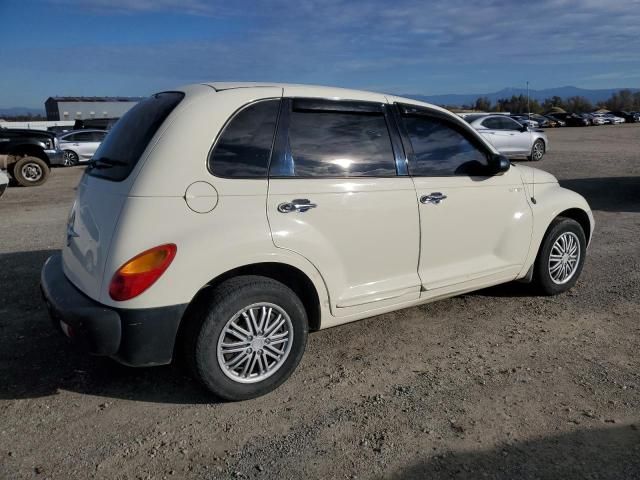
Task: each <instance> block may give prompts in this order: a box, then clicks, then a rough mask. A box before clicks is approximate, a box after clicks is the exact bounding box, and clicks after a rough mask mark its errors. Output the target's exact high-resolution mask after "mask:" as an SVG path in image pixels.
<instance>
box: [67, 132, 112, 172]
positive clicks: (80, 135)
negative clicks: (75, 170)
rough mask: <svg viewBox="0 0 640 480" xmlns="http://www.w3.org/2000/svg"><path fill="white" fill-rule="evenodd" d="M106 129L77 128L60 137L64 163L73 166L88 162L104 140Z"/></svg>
mask: <svg viewBox="0 0 640 480" xmlns="http://www.w3.org/2000/svg"><path fill="white" fill-rule="evenodd" d="M106 135H107V132H106V131H104V130H75V131H73V132H68V133H65V134H63V135H60V136H59V137H58V140H59V142H60V150H62V151H63V152H64V165H65V166H66V167H72V166H74V165H77V164H78V163H80V162H88V161H89V160H91V157H93V154H94V153H96V150H97V149H98V147H99V146H100V144H101V143H102V141H103V140H104V137H105V136H106Z"/></svg>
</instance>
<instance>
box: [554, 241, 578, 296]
mask: <svg viewBox="0 0 640 480" xmlns="http://www.w3.org/2000/svg"><path fill="white" fill-rule="evenodd" d="M580 254H581V252H580V241H579V240H578V236H577V235H576V234H575V233H573V232H564V233H563V234H562V235H560V236H559V237H558V238H557V239H556V241H555V242H554V244H553V246H552V247H551V252H550V253H549V263H548V267H549V276H550V277H551V281H552V282H553V283H555V284H556V285H562V284H564V283H567V282H568V281H569V280H571V279H572V278H573V276H574V275H575V273H576V270H578V264H579V263H580Z"/></svg>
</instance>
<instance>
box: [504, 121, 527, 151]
mask: <svg viewBox="0 0 640 480" xmlns="http://www.w3.org/2000/svg"><path fill="white" fill-rule="evenodd" d="M500 123H501V124H502V129H503V130H504V131H505V132H507V133H508V135H509V140H508V142H510V143H511V144H512V145H513V152H514V154H524V155H528V154H529V153H530V152H531V131H530V130H529V129H528V128H527V129H525V130H524V131H523V126H522V125H521V124H520V123H518V122H516V121H515V120H514V119H512V118H509V117H504V118H501V119H500Z"/></svg>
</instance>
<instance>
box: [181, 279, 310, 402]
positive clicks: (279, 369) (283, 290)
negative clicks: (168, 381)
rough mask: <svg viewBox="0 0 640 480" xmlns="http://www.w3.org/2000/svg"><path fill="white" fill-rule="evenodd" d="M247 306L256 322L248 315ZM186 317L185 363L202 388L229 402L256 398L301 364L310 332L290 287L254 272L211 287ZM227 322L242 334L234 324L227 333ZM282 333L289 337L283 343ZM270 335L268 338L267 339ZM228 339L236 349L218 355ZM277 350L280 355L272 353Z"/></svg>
mask: <svg viewBox="0 0 640 480" xmlns="http://www.w3.org/2000/svg"><path fill="white" fill-rule="evenodd" d="M249 308H251V309H252V312H253V313H254V316H255V317H256V323H255V324H252V323H251V321H250V320H249V319H248V317H249V316H250V315H251V311H247V309H249ZM263 308H264V310H263ZM269 309H271V310H269ZM242 312H245V313H247V317H245V316H244V315H243V314H242ZM264 313H269V314H270V317H269V319H268V320H267V321H266V322H263V320H262V319H263V318H265V316H266V315H265V316H263V315H264ZM279 316H280V317H279ZM186 321H187V322H188V323H187V325H186V327H185V333H184V337H183V338H184V345H183V347H182V349H183V352H182V353H183V356H184V360H185V361H186V364H187V366H188V367H189V368H190V370H191V373H192V374H193V376H194V377H195V378H196V379H197V380H198V381H199V382H200V383H201V384H202V385H203V386H204V387H205V388H207V389H208V390H209V391H211V392H212V393H213V394H214V395H216V396H217V397H219V398H222V399H224V400H231V401H237V400H247V399H250V398H255V397H259V396H261V395H264V394H266V393H268V392H270V391H272V390H275V389H276V388H277V387H278V386H280V385H281V384H282V383H283V382H284V381H285V380H286V379H287V378H289V376H290V375H291V374H292V373H293V371H294V370H295V369H296V367H297V366H298V363H300V359H301V358H302V355H303V353H304V349H305V346H306V343H307V335H308V331H309V327H308V322H307V314H306V311H305V308H304V306H303V304H302V302H301V301H300V299H299V298H298V297H297V295H296V294H295V293H294V292H293V291H292V290H291V289H290V288H288V287H287V286H286V285H284V284H282V283H280V282H277V281H275V280H272V279H270V278H266V277H259V276H252V275H247V276H241V277H236V278H232V279H230V280H227V281H226V282H224V283H222V284H221V285H219V286H218V287H216V288H215V289H213V291H212V292H211V293H210V295H207V298H206V299H204V300H202V301H200V302H199V304H198V305H195V306H194V309H193V311H192V312H191V313H190V314H189V318H187V319H186ZM231 322H236V324H237V325H238V326H239V327H241V329H244V331H245V333H242V332H241V331H240V329H238V328H237V327H236V328H232V329H233V330H234V332H235V333H229V329H228V328H227V327H229V326H230V325H231ZM269 322H272V323H269ZM280 323H282V326H281V327H277V325H278V324H280ZM256 327H257V328H256ZM264 327H266V328H267V329H272V331H271V332H269V334H268V335H265V333H266V331H261V328H264ZM286 332H289V336H285V337H284V338H286V339H288V340H285V341H283V340H282V336H283V335H285V333H286ZM247 333H248V334H252V335H246V334H247ZM270 336H271V337H272V338H273V339H272V340H268V338H269V337H270ZM242 338H244V340H243V339H242ZM232 343H233V344H234V345H233V347H232V349H234V350H235V351H233V352H228V353H222V352H223V350H222V348H223V344H227V345H228V344H232ZM269 343H272V344H271V345H268V344H269ZM276 343H278V345H276ZM276 351H280V352H282V355H280V356H278V355H277V354H276V355H274V353H275V352H276ZM247 357H248V358H247ZM275 357H278V358H277V359H276V358H275ZM240 358H244V359H245V360H242V359H241V360H238V359H240ZM258 358H259V359H260V360H258ZM234 362H237V363H236V365H233V364H234ZM265 362H266V363H265ZM269 362H271V364H270V366H269ZM269 368H271V371H269ZM247 371H248V372H247ZM261 371H263V373H262V374H261ZM245 372H247V373H246V376H244V377H243V376H242V375H243V374H244V373H245Z"/></svg>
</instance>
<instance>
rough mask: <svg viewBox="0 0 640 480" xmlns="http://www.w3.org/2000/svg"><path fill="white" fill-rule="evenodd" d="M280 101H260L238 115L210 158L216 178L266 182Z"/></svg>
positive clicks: (223, 132)
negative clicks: (264, 180) (256, 179)
mask: <svg viewBox="0 0 640 480" xmlns="http://www.w3.org/2000/svg"><path fill="white" fill-rule="evenodd" d="M279 108H280V100H263V101H260V102H257V103H253V104H251V105H249V106H247V107H245V108H244V109H242V110H241V111H240V112H238V113H237V114H236V115H235V116H234V117H233V118H232V119H231V121H230V122H229V123H228V124H227V126H226V127H225V128H224V130H223V131H222V135H220V138H219V140H218V142H217V143H216V146H215V148H214V149H213V151H212V152H211V154H210V155H209V171H211V173H213V174H214V175H216V176H218V177H227V178H266V177H267V170H268V168H269V157H270V156H271V146H272V145H273V135H274V133H275V130H276V122H277V120H278V110H279Z"/></svg>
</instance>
